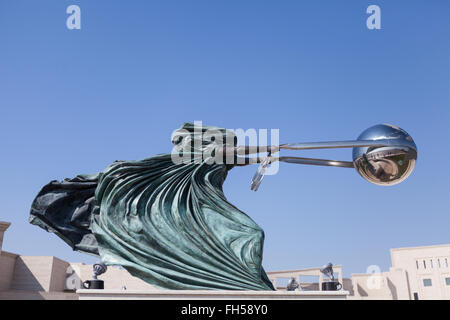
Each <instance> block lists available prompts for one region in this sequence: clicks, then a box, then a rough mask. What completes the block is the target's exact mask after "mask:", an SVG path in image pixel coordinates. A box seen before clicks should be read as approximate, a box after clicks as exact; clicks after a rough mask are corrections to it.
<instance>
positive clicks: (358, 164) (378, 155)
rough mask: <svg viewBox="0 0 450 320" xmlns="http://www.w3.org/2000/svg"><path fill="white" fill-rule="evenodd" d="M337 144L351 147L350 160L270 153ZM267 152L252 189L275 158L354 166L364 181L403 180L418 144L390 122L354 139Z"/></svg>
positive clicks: (383, 183)
mask: <svg viewBox="0 0 450 320" xmlns="http://www.w3.org/2000/svg"><path fill="white" fill-rule="evenodd" d="M336 148H353V161H338V160H326V159H314V158H302V157H272V156H271V154H272V153H275V152H278V151H280V150H283V149H284V150H312V149H336ZM268 152H269V153H268V156H267V157H266V158H265V159H263V160H260V161H258V162H260V163H261V164H260V166H259V168H258V170H257V172H256V173H255V175H254V177H253V179H252V184H251V189H252V190H254V191H257V190H258V187H259V185H260V184H261V182H262V179H263V177H264V173H265V171H266V169H267V167H268V166H269V165H270V163H272V162H274V161H282V162H288V163H297V164H309V165H319V166H332V167H341V168H354V169H356V171H358V173H359V174H360V175H361V176H362V177H363V178H364V179H366V180H367V181H369V182H371V183H374V184H377V185H381V186H389V185H394V184H397V183H400V182H402V181H403V180H405V179H406V178H407V177H408V176H409V175H410V174H411V172H412V171H413V169H414V167H415V165H416V160H417V146H416V144H415V143H414V140H413V139H412V138H411V136H410V135H409V134H408V133H407V132H406V131H405V130H403V129H401V128H399V127H397V126H394V125H390V124H379V125H375V126H373V127H370V128H368V129H367V130H365V131H364V132H363V133H361V134H360V136H359V137H358V138H357V140H350V141H329V142H310V143H294V144H282V145H279V146H271V147H269V148H268Z"/></svg>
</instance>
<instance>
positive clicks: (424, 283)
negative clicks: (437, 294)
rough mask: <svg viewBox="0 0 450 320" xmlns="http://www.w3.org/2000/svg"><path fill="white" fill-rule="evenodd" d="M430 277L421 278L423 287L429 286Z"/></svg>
mask: <svg viewBox="0 0 450 320" xmlns="http://www.w3.org/2000/svg"><path fill="white" fill-rule="evenodd" d="M431 285H432V284H431V279H423V286H424V287H431Z"/></svg>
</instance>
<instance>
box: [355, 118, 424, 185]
mask: <svg viewBox="0 0 450 320" xmlns="http://www.w3.org/2000/svg"><path fill="white" fill-rule="evenodd" d="M358 140H359V141H377V140H380V143H382V144H383V145H386V146H381V147H380V146H376V147H355V148H353V164H354V167H355V169H356V170H357V171H358V173H359V174H360V175H361V176H362V177H363V178H364V179H366V180H367V181H369V182H371V183H374V184H377V185H382V186H389V185H394V184H397V183H400V182H402V181H403V180H405V179H406V178H407V177H408V176H409V175H410V174H411V172H412V171H413V169H414V166H415V165H416V160H417V147H416V144H415V143H414V140H413V139H412V138H411V136H410V135H409V134H408V133H407V132H406V131H405V130H403V129H400V128H399V127H396V126H393V125H390V124H379V125H376V126H373V127H370V128H369V129H367V130H365V131H364V132H363V133H361V135H360V136H359V137H358Z"/></svg>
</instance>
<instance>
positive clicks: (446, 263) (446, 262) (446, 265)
mask: <svg viewBox="0 0 450 320" xmlns="http://www.w3.org/2000/svg"><path fill="white" fill-rule="evenodd" d="M445 267H446V268H448V261H447V258H445Z"/></svg>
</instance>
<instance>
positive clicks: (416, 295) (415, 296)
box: [414, 292, 419, 300]
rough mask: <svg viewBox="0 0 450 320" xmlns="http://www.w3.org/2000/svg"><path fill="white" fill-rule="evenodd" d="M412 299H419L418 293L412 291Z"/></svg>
mask: <svg viewBox="0 0 450 320" xmlns="http://www.w3.org/2000/svg"><path fill="white" fill-rule="evenodd" d="M414 300H419V295H418V294H417V292H414Z"/></svg>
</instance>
